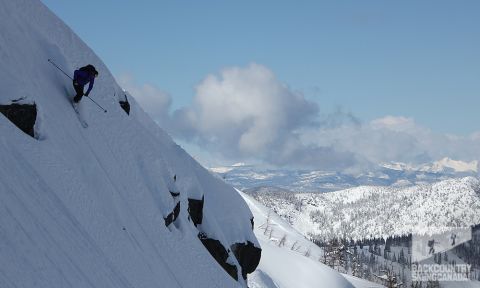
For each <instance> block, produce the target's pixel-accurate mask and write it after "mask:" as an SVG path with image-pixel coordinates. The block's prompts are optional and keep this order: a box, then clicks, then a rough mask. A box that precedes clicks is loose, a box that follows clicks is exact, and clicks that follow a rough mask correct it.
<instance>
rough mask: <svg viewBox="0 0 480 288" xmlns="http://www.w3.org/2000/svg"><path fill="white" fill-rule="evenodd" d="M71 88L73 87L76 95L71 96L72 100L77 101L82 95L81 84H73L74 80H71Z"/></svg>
mask: <svg viewBox="0 0 480 288" xmlns="http://www.w3.org/2000/svg"><path fill="white" fill-rule="evenodd" d="M73 88H75V92H77V95H75V97H73V102H75V103H78V101H80V100H81V99H82V97H83V86H82V85H75V81H74V82H73Z"/></svg>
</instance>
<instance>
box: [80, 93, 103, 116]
mask: <svg viewBox="0 0 480 288" xmlns="http://www.w3.org/2000/svg"><path fill="white" fill-rule="evenodd" d="M85 97H87V98H88V99H90V100H92V102H93V103H95V104H97V106H98V107H100V109H102V110H103V112H105V113H107V110H106V109H105V108H103V107H102V106H100V104H98V103H97V102H95V100H93V99H92V98H90V97H88V96H85Z"/></svg>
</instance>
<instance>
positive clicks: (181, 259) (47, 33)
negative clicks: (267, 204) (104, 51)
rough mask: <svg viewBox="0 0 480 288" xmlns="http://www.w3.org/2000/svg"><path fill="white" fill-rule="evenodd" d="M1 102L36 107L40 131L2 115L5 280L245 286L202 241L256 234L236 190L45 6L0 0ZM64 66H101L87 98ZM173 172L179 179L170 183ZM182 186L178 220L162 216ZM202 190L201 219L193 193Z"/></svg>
mask: <svg viewBox="0 0 480 288" xmlns="http://www.w3.org/2000/svg"><path fill="white" fill-rule="evenodd" d="M0 27H1V28H0V63H1V67H2V69H0V104H9V103H10V102H11V100H14V99H19V98H25V99H24V100H23V102H25V103H31V102H35V103H36V105H37V109H38V114H37V121H36V124H35V134H36V138H37V139H34V138H31V137H30V136H28V135H26V134H25V133H23V132H22V131H20V130H19V129H18V128H17V127H16V126H15V125H13V124H12V123H11V122H10V121H9V120H8V119H7V118H6V117H4V116H3V115H2V114H0V135H1V136H0V164H1V165H0V184H1V185H0V255H1V257H0V287H102V288H103V287H117V288H118V287H129V288H131V287H136V288H140V287H222V288H223V287H238V286H245V285H246V283H245V282H244V281H243V279H242V277H241V273H240V272H241V271H240V266H239V263H238V261H237V260H236V258H235V257H234V255H233V253H232V252H231V251H228V255H227V256H228V259H227V260H226V262H228V263H230V264H233V265H235V266H236V267H237V269H238V278H239V281H238V282H236V281H234V280H233V278H232V277H230V276H229V275H228V274H227V273H226V272H225V271H224V270H223V269H222V267H221V266H220V265H218V263H217V262H216V261H215V259H214V258H213V257H212V256H211V255H210V254H209V252H208V251H207V250H206V249H205V247H204V246H203V245H202V242H200V240H199V239H198V237H197V234H198V233H199V232H203V233H204V235H206V236H207V237H208V238H211V239H216V240H219V241H220V243H221V244H222V245H223V246H224V247H225V248H226V249H227V250H229V249H230V247H231V245H232V244H234V243H246V242H247V241H250V242H251V243H253V244H254V245H255V246H257V247H258V246H259V244H258V242H257V240H256V238H255V236H254V234H253V232H252V231H251V224H250V218H251V217H252V215H251V212H250V211H249V209H248V207H247V205H246V204H245V203H244V201H243V199H242V197H240V196H239V195H238V193H236V191H235V190H233V188H231V187H229V186H228V185H226V184H224V183H223V182H222V181H219V180H218V179H215V178H214V177H212V176H211V175H210V174H209V172H208V171H206V170H205V169H203V168H202V167H201V166H200V165H199V164H198V163H196V162H195V161H194V160H193V159H192V158H191V157H190V156H189V155H187V154H186V153H185V151H184V150H183V149H181V148H180V147H179V146H178V145H176V144H175V143H174V142H173V141H172V139H171V138H170V137H169V136H168V135H167V134H166V133H165V132H163V131H162V130H161V129H159V128H158V127H157V125H156V124H155V123H154V122H153V121H152V120H151V119H150V118H149V117H147V116H146V114H145V113H144V112H143V111H142V110H141V109H140V108H139V107H138V105H137V103H136V102H135V101H134V100H133V99H131V101H130V104H131V107H132V110H131V112H130V116H127V114H126V113H125V112H124V111H123V110H121V108H120V106H119V104H118V99H117V98H116V97H114V95H122V96H123V94H122V89H121V88H120V87H119V86H118V85H117V84H116V82H115V80H114V78H113V77H112V75H111V74H110V72H109V71H108V69H107V68H106V67H105V65H104V64H103V63H102V62H101V60H100V59H98V57H97V56H95V54H94V53H93V51H91V50H90V49H89V48H88V47H87V46H86V45H85V44H84V43H83V42H82V41H81V40H80V39H79V38H78V37H77V36H76V35H75V34H74V33H73V32H72V31H71V30H70V29H69V28H68V27H66V25H65V24H64V23H63V22H62V21H60V20H59V19H58V18H57V17H56V16H55V15H53V14H52V13H51V12H50V11H49V10H48V9H47V8H46V7H45V6H44V5H43V4H42V3H41V2H39V1H33V0H32V1H27V0H15V1H10V0H0ZM49 58H51V59H53V60H54V61H56V63H57V64H58V65H59V66H61V67H62V68H63V69H64V70H65V71H66V72H67V73H69V74H73V70H74V69H76V68H78V67H81V66H83V65H86V64H89V63H90V64H93V65H95V66H96V67H97V70H98V71H99V73H100V76H99V78H97V80H96V82H95V87H94V89H93V91H92V93H91V94H90V96H91V97H92V98H93V99H95V100H96V101H97V102H99V103H100V104H101V105H103V106H104V107H105V108H106V109H107V110H108V113H103V111H101V110H99V109H98V107H96V106H95V105H93V103H91V102H90V101H89V100H88V99H83V100H82V102H81V104H80V109H81V110H82V111H81V114H82V117H84V119H85V120H86V121H87V122H88V123H89V127H88V128H87V129H84V128H83V127H82V126H81V125H80V123H79V121H78V118H77V115H76V114H75V113H74V111H73V109H72V106H71V104H70V101H71V98H72V97H73V94H74V92H73V88H72V85H71V81H70V80H69V79H68V78H67V77H65V75H63V74H61V73H60V72H59V71H58V70H56V69H55V68H54V67H53V66H52V65H50V63H48V62H47V59H49ZM174 175H177V181H176V183H174V182H173V180H172V178H173V176H174ZM169 189H170V190H172V189H175V190H176V191H178V192H180V207H181V210H180V215H179V217H178V219H177V220H176V221H175V222H174V223H173V224H171V225H169V226H168V227H166V226H165V221H164V218H165V217H167V215H169V214H170V213H171V212H172V211H173V209H174V207H175V205H176V203H175V199H173V197H172V195H171V194H170V193H169ZM202 197H204V206H203V223H202V224H199V225H197V226H196V227H195V226H194V225H193V223H192V222H191V221H190V218H189V215H188V212H187V207H188V199H189V198H191V199H197V200H200V199H202Z"/></svg>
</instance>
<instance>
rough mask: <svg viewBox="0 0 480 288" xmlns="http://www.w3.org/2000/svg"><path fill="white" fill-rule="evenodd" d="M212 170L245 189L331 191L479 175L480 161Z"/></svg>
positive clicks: (239, 167) (253, 167)
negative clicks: (353, 169) (347, 169)
mask: <svg viewBox="0 0 480 288" xmlns="http://www.w3.org/2000/svg"><path fill="white" fill-rule="evenodd" d="M209 170H210V171H212V172H213V173H214V174H217V175H218V176H219V177H221V178H223V179H224V180H225V181H226V182H227V183H230V184H232V185H233V186H234V187H237V188H239V189H242V190H244V189H250V188H257V187H277V188H282V189H287V190H290V191H294V192H331V191H338V190H342V189H348V188H353V187H358V186H362V185H371V186H396V187H408V186H413V185H421V184H428V183H435V182H438V181H441V180H446V179H451V178H461V177H466V176H475V177H476V176H477V175H478V161H471V162H462V161H456V160H452V159H450V158H444V159H441V160H439V161H436V162H433V163H429V164H422V165H411V164H405V163H399V162H392V163H385V164H382V165H380V166H379V167H377V168H376V169H374V170H372V171H365V172H362V173H357V174H349V173H342V172H338V171H317V170H288V169H266V168H261V167H258V166H254V165H246V164H243V163H239V164H236V165H232V166H224V167H215V168H210V169H209Z"/></svg>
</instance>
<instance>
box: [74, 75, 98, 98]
mask: <svg viewBox="0 0 480 288" xmlns="http://www.w3.org/2000/svg"><path fill="white" fill-rule="evenodd" d="M73 81H74V82H77V83H78V85H79V86H85V85H86V84H87V83H90V84H89V85H88V90H87V92H86V93H85V94H88V93H90V91H92V88H93V83H94V82H95V75H94V74H93V73H90V72H89V71H84V70H75V72H73Z"/></svg>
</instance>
